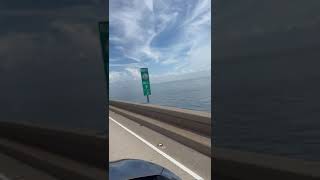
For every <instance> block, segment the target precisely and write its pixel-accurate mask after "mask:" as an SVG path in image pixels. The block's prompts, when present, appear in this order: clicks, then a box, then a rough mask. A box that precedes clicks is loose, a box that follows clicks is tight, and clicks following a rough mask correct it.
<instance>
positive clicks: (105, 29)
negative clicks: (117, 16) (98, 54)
mask: <svg viewBox="0 0 320 180" xmlns="http://www.w3.org/2000/svg"><path fill="white" fill-rule="evenodd" d="M99 33H100V43H101V48H102V56H103V57H102V58H103V62H104V71H105V74H106V78H109V73H108V71H109V63H108V60H109V51H108V50H109V49H108V48H109V47H108V45H109V25H108V22H107V21H103V22H99Z"/></svg>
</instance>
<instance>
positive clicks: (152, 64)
mask: <svg viewBox="0 0 320 180" xmlns="http://www.w3.org/2000/svg"><path fill="white" fill-rule="evenodd" d="M109 22H110V33H109V35H110V37H109V43H110V47H109V50H110V51H109V52H110V59H109V60H110V63H109V68H110V72H109V81H110V84H111V85H112V84H113V83H115V82H117V83H121V82H128V81H132V80H140V72H139V68H141V67H148V68H149V74H150V80H151V82H154V83H156V82H165V81H170V80H174V79H177V78H178V79H179V78H180V79H181V77H188V74H189V76H190V74H192V76H194V75H195V74H203V72H210V69H211V1H210V0H130V1H128V0H110V3H109ZM207 74H209V73H207ZM111 88H112V86H111Z"/></svg>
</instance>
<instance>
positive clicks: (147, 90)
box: [140, 68, 151, 96]
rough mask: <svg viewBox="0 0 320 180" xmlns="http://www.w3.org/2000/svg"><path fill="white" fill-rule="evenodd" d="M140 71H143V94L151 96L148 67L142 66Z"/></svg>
mask: <svg viewBox="0 0 320 180" xmlns="http://www.w3.org/2000/svg"><path fill="white" fill-rule="evenodd" d="M140 72H141V80H142V89H143V95H144V96H149V95H151V88H150V81H149V73H148V68H141V69H140Z"/></svg>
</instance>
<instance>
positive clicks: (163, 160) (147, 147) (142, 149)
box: [109, 111, 211, 180]
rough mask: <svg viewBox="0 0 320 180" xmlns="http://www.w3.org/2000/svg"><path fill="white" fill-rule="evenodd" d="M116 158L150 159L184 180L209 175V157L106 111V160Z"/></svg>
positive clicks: (203, 177) (205, 177) (204, 177)
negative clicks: (107, 117)
mask: <svg viewBox="0 0 320 180" xmlns="http://www.w3.org/2000/svg"><path fill="white" fill-rule="evenodd" d="M159 144H162V146H159ZM120 159H142V160H146V161H150V162H153V163H156V164H159V165H161V166H163V167H165V168H167V169H169V170H170V171H172V172H173V173H175V174H176V175H178V176H179V177H181V179H184V180H188V179H206V180H207V179H208V180H209V179H211V158H210V157H208V156H205V155H203V154H201V153H199V152H197V151H194V150H193V149H191V148H189V147H187V146H184V145H182V144H180V143H178V142H176V141H174V140H172V139H170V138H168V137H166V136H163V135H161V134H160V133H158V132H155V131H153V130H151V129H149V128H146V127H144V126H141V125H139V124H138V123H136V122H134V121H132V120H129V119H127V118H125V117H123V116H120V115H118V114H116V113H113V112H112V111H109V160H110V161H115V160H120Z"/></svg>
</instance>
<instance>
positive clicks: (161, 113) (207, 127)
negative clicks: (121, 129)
mask: <svg viewBox="0 0 320 180" xmlns="http://www.w3.org/2000/svg"><path fill="white" fill-rule="evenodd" d="M109 105H111V106H114V107H118V108H121V109H124V110H128V111H131V112H134V113H137V114H141V115H144V116H147V117H150V118H154V119H157V120H160V121H163V122H166V123H169V124H173V125H176V126H179V127H181V128H185V129H188V130H191V131H193V132H196V133H198V134H202V135H204V136H206V137H211V114H210V113H206V112H200V111H193V110H186V109H179V108H174V107H165V106H159V105H151V104H139V103H131V102H125V101H109Z"/></svg>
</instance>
